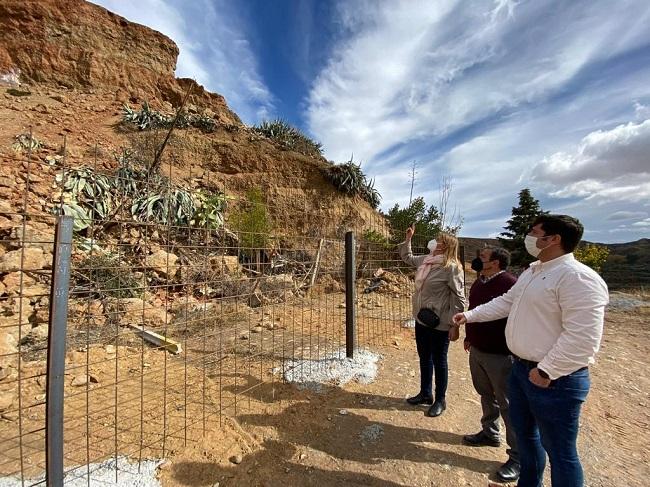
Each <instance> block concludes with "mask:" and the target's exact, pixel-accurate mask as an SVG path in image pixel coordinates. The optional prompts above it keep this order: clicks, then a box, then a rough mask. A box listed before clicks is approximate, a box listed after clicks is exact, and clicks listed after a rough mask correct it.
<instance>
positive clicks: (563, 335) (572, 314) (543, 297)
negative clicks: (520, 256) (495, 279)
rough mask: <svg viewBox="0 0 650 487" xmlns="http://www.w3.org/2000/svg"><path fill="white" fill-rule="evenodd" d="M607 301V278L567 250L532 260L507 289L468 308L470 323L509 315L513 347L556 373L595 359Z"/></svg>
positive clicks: (556, 375) (508, 338) (509, 338)
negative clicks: (567, 252) (559, 253)
mask: <svg viewBox="0 0 650 487" xmlns="http://www.w3.org/2000/svg"><path fill="white" fill-rule="evenodd" d="M608 302H609V293H608V292H607V285H606V284H605V281H603V280H602V278H601V277H600V276H599V275H598V274H597V273H596V272H595V271H593V270H592V269H590V268H589V267H587V266H586V265H584V264H582V263H580V262H578V261H577V260H576V259H575V257H574V256H573V254H565V255H563V256H561V257H558V258H556V259H553V260H550V261H548V262H541V261H537V262H533V263H532V264H531V265H530V268H528V269H527V270H526V271H524V272H523V273H522V274H521V276H520V277H519V279H518V280H517V283H516V284H515V285H514V286H513V287H512V288H510V290H509V291H508V292H507V293H506V294H504V295H502V296H499V297H498V298H495V299H493V300H492V301H490V302H488V303H486V304H483V305H481V306H477V307H476V308H474V309H472V310H470V311H466V312H465V313H464V314H465V318H466V319H467V321H468V322H470V323H475V322H481V321H492V320H497V319H499V318H505V317H506V316H507V317H508V323H507V325H506V341H507V343H508V348H509V349H510V351H511V352H512V353H513V354H515V355H517V356H518V357H520V358H523V359H526V360H531V361H533V362H539V365H538V366H539V368H540V369H542V370H544V371H545V372H546V373H547V374H548V375H549V377H550V378H551V379H557V378H559V377H562V376H565V375H568V374H571V373H572V372H575V371H576V370H578V369H580V368H582V367H585V366H587V365H589V364H591V363H593V362H594V357H595V355H596V352H598V348H599V347H600V339H601V338H602V334H603V321H604V317H605V306H607V303H608Z"/></svg>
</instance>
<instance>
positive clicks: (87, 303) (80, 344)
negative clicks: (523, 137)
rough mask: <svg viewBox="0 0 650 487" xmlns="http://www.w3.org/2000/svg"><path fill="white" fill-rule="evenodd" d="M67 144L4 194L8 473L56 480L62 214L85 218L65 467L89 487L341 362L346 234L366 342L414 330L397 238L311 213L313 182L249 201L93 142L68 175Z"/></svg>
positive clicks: (224, 187)
mask: <svg viewBox="0 0 650 487" xmlns="http://www.w3.org/2000/svg"><path fill="white" fill-rule="evenodd" d="M29 140H32V138H31V136H30V138H29ZM61 146H62V150H61V151H60V154H58V155H56V156H52V155H42V154H40V155H35V154H34V153H33V148H34V144H33V143H28V144H27V147H26V150H24V151H22V152H21V153H17V154H16V155H15V160H14V163H15V164H13V165H12V169H11V171H12V173H11V174H10V176H11V183H10V184H9V186H8V185H7V184H3V183H2V182H1V181H2V180H0V189H1V190H2V191H3V192H4V193H3V197H4V199H5V201H6V202H7V203H2V205H3V206H2V207H1V208H0V219H1V220H0V223H1V226H0V231H2V234H1V235H2V240H0V244H1V245H0V249H2V250H1V251H2V255H0V258H1V261H2V264H1V265H2V267H0V273H1V282H2V288H0V303H1V305H2V316H1V319H2V321H1V322H0V330H1V332H0V414H1V415H2V421H1V422H0V450H1V451H2V452H3V455H2V456H1V457H0V477H3V476H4V477H14V478H17V479H19V480H20V482H21V483H22V485H39V484H45V482H46V479H45V477H44V476H43V475H44V472H45V471H46V432H47V429H48V428H47V427H48V424H47V421H48V420H47V418H48V416H47V409H46V405H47V402H48V400H50V399H51V398H50V397H48V396H47V394H46V391H47V390H48V388H47V387H48V383H47V381H48V377H47V370H48V364H47V359H48V351H50V352H51V349H50V348H48V337H49V338H50V340H51V339H52V326H53V325H52V320H51V316H50V307H51V302H50V300H51V287H52V276H53V272H54V270H53V269H52V267H53V249H54V247H55V227H56V222H57V219H58V217H59V216H60V215H68V216H69V217H71V218H73V221H74V236H73V241H72V249H71V260H70V263H71V273H70V282H69V295H68V296H67V301H66V303H67V306H68V311H67V320H66V323H65V325H66V326H65V362H64V364H63V366H64V375H63V377H62V380H63V384H64V386H63V387H64V389H63V392H64V401H63V402H64V409H63V418H62V428H63V430H62V431H63V439H64V443H63V451H62V453H63V464H64V470H65V474H66V475H67V478H72V476H85V477H86V478H87V479H88V484H89V485H90V483H91V481H90V479H91V473H92V472H91V469H92V468H93V467H92V465H96V464H97V462H100V461H103V460H106V459H111V458H112V459H114V460H115V463H114V465H115V477H116V480H118V479H119V475H120V471H119V468H118V467H117V465H118V463H119V462H118V459H119V458H120V457H129V458H132V459H135V460H138V461H142V460H143V459H148V458H164V457H165V456H166V455H168V454H169V452H170V451H176V450H178V449H179V448H180V447H182V446H184V445H186V444H187V442H188V441H192V440H194V439H196V438H200V437H202V436H204V435H205V433H206V431H208V430H209V429H210V428H211V427H212V426H213V425H214V424H217V423H219V422H222V421H223V420H224V418H226V417H228V416H236V415H237V414H238V413H239V412H240V411H241V410H242V409H245V408H246V407H247V406H248V405H249V403H250V400H251V399H250V398H251V397H254V396H255V394H256V393H257V392H259V394H262V393H263V391H265V390H269V388H266V387H264V388H263V387H262V386H263V385H265V384H268V383H271V384H273V383H275V382H277V381H284V380H285V377H286V374H287V372H288V371H292V372H293V373H294V375H295V374H296V373H298V374H303V373H304V374H308V372H309V370H307V369H309V368H311V367H318V366H319V364H320V363H322V362H323V360H326V359H331V358H332V357H339V358H343V357H345V347H346V311H347V310H346V295H345V275H344V263H345V241H344V237H345V233H346V232H348V231H354V232H355V233H356V245H355V247H354V252H355V257H356V266H355V270H356V280H355V282H354V287H355V291H356V300H355V301H354V302H353V306H354V315H355V317H356V336H355V340H356V343H355V344H354V345H355V346H356V347H373V346H379V345H382V344H383V343H385V342H386V340H388V339H389V338H390V337H391V336H392V335H393V334H394V333H395V330H396V328H397V327H399V326H401V325H402V324H404V322H406V321H407V320H409V319H410V317H411V311H410V301H409V298H410V294H411V286H412V276H411V273H412V270H411V269H408V268H407V267H406V266H405V265H404V264H403V263H402V261H401V260H400V259H399V256H398V254H397V253H396V251H395V243H396V242H397V240H399V237H400V236H401V235H399V232H398V234H397V235H394V234H391V229H390V228H389V227H388V225H387V223H386V221H385V220H384V218H383V217H381V216H379V215H378V214H376V215H375V216H374V217H372V218H366V219H365V220H363V221H359V219H358V215H354V214H351V213H349V212H345V211H342V210H341V209H340V208H338V207H336V206H335V205H332V204H328V202H326V201H324V202H323V203H322V205H321V209H320V210H319V211H318V212H313V211H311V212H308V211H307V210H306V205H305V198H306V195H307V197H308V196H309V194H310V192H309V189H307V190H300V191H298V190H295V189H292V188H295V187H300V186H302V187H304V186H305V181H300V184H298V182H297V181H291V180H290V179H287V180H286V181H285V186H286V187H282V188H273V189H272V190H265V191H259V192H254V191H253V192H248V193H247V194H245V195H244V196H242V194H243V193H244V192H243V191H242V190H241V188H230V187H228V180H227V179H225V178H222V179H216V176H215V175H214V174H215V173H211V172H206V171H204V170H203V169H202V167H205V166H206V163H205V161H203V162H202V163H201V164H197V167H193V166H191V165H190V166H189V167H187V166H186V167H183V168H182V169H183V171H182V175H181V174H180V173H179V167H178V164H174V163H173V162H174V161H173V160H172V161H171V162H168V163H167V164H162V165H161V166H160V167H156V168H152V167H147V166H146V165H145V166H143V165H141V164H138V160H137V158H136V157H134V156H133V155H132V154H130V153H129V152H128V151H124V152H123V153H121V154H119V155H117V156H114V155H113V154H109V153H107V151H103V150H100V149H99V147H97V146H95V149H94V150H93V151H91V152H90V153H89V154H88V157H87V158H86V163H85V164H83V165H76V166H74V167H73V166H71V165H69V164H68V163H67V161H66V150H65V141H62V144H61ZM149 149H151V148H149ZM172 159H173V158H172ZM211 178H215V179H216V180H211ZM14 181H15V182H14ZM307 186H308V185H307ZM196 187H200V189H198V190H196V189H194V190H193V189H190V188H196ZM279 194H282V197H283V203H282V205H281V206H280V205H277V204H276V202H274V200H273V197H274V195H276V196H277V195H279ZM311 194H313V195H314V197H317V194H318V193H317V191H316V190H313V191H311ZM17 195H20V198H19V199H18V198H17ZM236 195H238V196H236ZM18 201H19V202H20V204H19V205H17V203H16V202H18ZM9 202H13V203H11V204H10V203H9ZM296 215H304V218H296ZM427 240H428V239H427V237H425V236H421V235H417V236H416V238H415V240H414V246H415V251H416V252H419V253H425V252H426V251H425V248H426V241H427ZM348 306H349V305H348ZM50 359H52V357H51V356H50ZM50 365H51V364H50ZM296 369H297V370H296ZM50 370H51V369H50ZM50 379H52V378H51V377H50ZM270 390H271V391H273V387H271V388H270ZM50 405H51V404H50Z"/></svg>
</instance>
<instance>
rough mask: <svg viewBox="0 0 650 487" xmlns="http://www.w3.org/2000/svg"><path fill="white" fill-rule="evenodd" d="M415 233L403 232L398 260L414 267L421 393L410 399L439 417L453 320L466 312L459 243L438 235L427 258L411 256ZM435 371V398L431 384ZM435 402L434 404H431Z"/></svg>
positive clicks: (454, 335) (454, 332)
mask: <svg viewBox="0 0 650 487" xmlns="http://www.w3.org/2000/svg"><path fill="white" fill-rule="evenodd" d="M414 233H415V229H414V228H413V227H410V228H409V229H408V230H407V231H406V241H405V242H403V243H401V244H400V245H399V253H400V257H401V258H402V260H403V261H404V262H406V263H407V264H409V265H412V266H413V267H415V268H416V269H417V270H416V273H415V292H414V293H413V318H415V320H416V321H415V342H416V344H417V349H418V356H419V358H420V392H419V393H418V394H417V395H416V396H413V397H409V398H408V399H407V402H408V403H409V404H413V405H419V404H431V407H430V408H429V410H428V412H427V415H428V416H431V417H435V416H440V415H441V414H442V413H443V411H444V410H445V409H446V407H447V404H446V401H445V394H446V392H447V380H448V367H447V352H448V350H449V341H450V340H451V341H456V340H457V339H458V335H459V332H458V326H456V325H455V324H454V323H453V321H452V318H453V316H454V314H456V313H459V312H461V311H463V310H464V309H465V293H464V290H463V268H462V264H461V263H460V261H459V259H458V239H457V238H456V237H454V236H453V235H450V234H448V233H445V232H441V233H440V234H439V235H438V238H436V239H435V240H431V241H429V244H428V245H427V247H428V248H429V251H430V253H429V254H428V255H418V256H415V255H413V252H412V251H411V239H412V238H413V234H414ZM434 370H435V385H436V387H435V397H434V394H433V391H432V382H433V377H434ZM434 399H435V400H434Z"/></svg>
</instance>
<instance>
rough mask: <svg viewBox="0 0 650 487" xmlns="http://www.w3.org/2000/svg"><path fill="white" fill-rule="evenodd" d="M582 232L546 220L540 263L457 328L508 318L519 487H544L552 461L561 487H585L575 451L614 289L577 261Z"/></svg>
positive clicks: (562, 219)
mask: <svg viewBox="0 0 650 487" xmlns="http://www.w3.org/2000/svg"><path fill="white" fill-rule="evenodd" d="M582 233H583V226H582V224H581V223H580V222H579V221H578V220H577V219H575V218H572V217H570V216H566V215H541V216H539V217H538V218H537V219H536V220H535V222H534V223H533V226H532V228H531V230H530V232H529V234H528V236H527V237H526V242H525V244H526V250H527V251H528V252H529V253H530V254H531V255H533V256H534V257H537V258H538V259H539V260H538V261H536V262H533V263H532V264H531V266H530V268H529V269H527V270H526V271H525V272H523V273H522V275H521V276H520V277H519V280H518V281H517V283H516V284H515V285H514V286H513V287H512V288H511V289H510V291H508V292H507V293H506V294H504V295H502V296H500V297H498V298H495V299H493V300H492V301H490V302H488V303H486V304H484V305H481V306H478V307H476V308H474V309H473V310H470V311H465V312H464V313H458V314H456V315H455V316H454V321H455V322H456V323H457V324H464V323H466V322H472V323H475V322H485V321H492V320H496V319H499V318H503V317H506V316H507V317H508V321H507V324H506V341H507V344H508V348H509V349H510V350H511V352H512V353H513V355H514V364H513V368H512V373H511V376H510V380H509V391H508V397H509V400H510V420H511V422H512V425H513V428H514V430H515V433H516V435H517V443H518V446H519V455H520V461H521V475H520V477H519V483H518V484H517V485H518V487H540V486H541V485H542V478H543V474H544V466H545V463H546V455H545V454H548V456H549V460H550V463H551V482H552V485H553V486H554V487H559V486H563V487H581V486H582V485H583V483H584V478H583V473H582V466H581V465H580V458H579V457H578V451H577V447H576V440H577V436H578V426H579V417H580V408H581V406H582V403H583V402H584V401H585V399H586V397H587V394H588V392H589V369H588V367H589V365H590V364H592V363H593V362H594V357H595V355H596V352H597V351H598V348H599V346H600V339H601V337H602V332H603V321H604V314H605V306H606V305H607V303H608V301H609V295H608V292H607V285H606V284H605V282H604V281H603V280H602V279H601V277H600V276H599V275H598V274H597V273H596V272H594V271H593V270H592V269H590V268H589V267H587V266H585V265H583V264H581V263H580V262H578V261H577V260H576V259H575V258H574V257H573V253H572V252H573V250H574V249H575V248H576V247H577V246H578V243H579V242H580V239H581V238H582Z"/></svg>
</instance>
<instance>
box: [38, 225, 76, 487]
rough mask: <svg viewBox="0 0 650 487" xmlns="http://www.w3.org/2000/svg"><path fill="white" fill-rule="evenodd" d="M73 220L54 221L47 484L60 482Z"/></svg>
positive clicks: (47, 407) (48, 362)
mask: <svg viewBox="0 0 650 487" xmlns="http://www.w3.org/2000/svg"><path fill="white" fill-rule="evenodd" d="M73 224H74V219H73V218H72V217H71V216H65V215H62V216H60V217H59V218H58V221H57V224H56V236H55V240H54V259H53V262H52V287H51V289H50V321H49V330H48V337H47V345H48V346H47V401H46V414H47V419H46V422H45V443H46V452H45V463H46V479H47V485H48V487H54V486H60V485H63V394H64V386H65V383H64V378H65V338H66V327H67V321H68V291H69V288H70V257H71V254H72V227H73Z"/></svg>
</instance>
